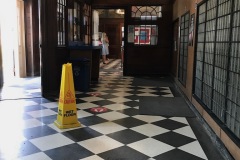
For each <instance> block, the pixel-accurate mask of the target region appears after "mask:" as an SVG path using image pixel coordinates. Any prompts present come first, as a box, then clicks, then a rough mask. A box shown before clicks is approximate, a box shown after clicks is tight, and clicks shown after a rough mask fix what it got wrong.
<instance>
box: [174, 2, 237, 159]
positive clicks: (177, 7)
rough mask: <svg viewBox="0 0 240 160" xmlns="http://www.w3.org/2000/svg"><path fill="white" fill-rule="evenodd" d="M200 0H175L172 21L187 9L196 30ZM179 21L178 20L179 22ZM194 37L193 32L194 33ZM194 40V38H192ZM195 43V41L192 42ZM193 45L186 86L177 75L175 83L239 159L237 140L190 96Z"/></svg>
mask: <svg viewBox="0 0 240 160" xmlns="http://www.w3.org/2000/svg"><path fill="white" fill-rule="evenodd" d="M200 2H202V0H175V1H174V3H173V22H174V21H175V20H176V19H178V18H179V20H180V21H181V19H180V17H181V15H183V14H184V13H186V12H187V11H189V12H190V16H191V15H192V14H195V22H194V25H195V26H194V32H195V31H196V11H197V10H196V6H197V4H198V3H200ZM180 21H179V22H180ZM194 37H195V33H194ZM194 40H195V39H194ZM193 44H194V45H195V42H194V43H193ZM194 45H193V46H188V63H187V82H186V86H183V85H182V84H181V83H179V81H178V79H177V76H176V77H175V82H176V84H177V85H178V86H179V87H180V88H181V90H182V91H183V93H184V94H185V95H186V97H187V98H188V99H189V100H190V101H191V102H192V104H193V106H194V107H195V108H196V109H197V111H198V112H199V114H200V115H201V116H202V117H203V119H204V120H205V121H206V122H207V124H208V125H209V126H210V128H211V129H212V130H213V131H214V132H215V134H216V136H217V137H218V138H219V139H220V140H221V141H222V142H223V144H224V145H225V147H226V148H227V149H228V151H229V152H230V153H231V155H232V156H233V157H234V159H236V160H240V147H239V145H237V144H238V143H239V142H237V143H235V142H236V141H235V142H234V141H233V140H232V139H231V136H229V135H228V134H227V133H226V132H225V131H224V130H223V128H221V127H220V126H219V125H218V123H217V122H216V121H215V120H214V118H213V116H212V115H210V114H209V113H208V112H207V111H205V109H204V108H203V106H202V105H201V104H199V103H198V102H197V101H196V100H195V99H194V98H193V97H192V87H193V79H192V78H193V68H194V54H195V53H194Z"/></svg>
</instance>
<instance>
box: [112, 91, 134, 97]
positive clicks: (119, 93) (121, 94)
mask: <svg viewBox="0 0 240 160" xmlns="http://www.w3.org/2000/svg"><path fill="white" fill-rule="evenodd" d="M112 95H115V96H118V97H124V96H131V95H133V94H131V93H126V92H117V93H113V94H112Z"/></svg>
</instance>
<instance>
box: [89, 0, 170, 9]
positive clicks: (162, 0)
mask: <svg viewBox="0 0 240 160" xmlns="http://www.w3.org/2000/svg"><path fill="white" fill-rule="evenodd" d="M172 3H173V0H151V1H146V0H134V1H133V0H121V1H113V0H93V6H97V7H108V6H128V5H156V4H161V5H167V4H172Z"/></svg>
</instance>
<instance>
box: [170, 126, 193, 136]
mask: <svg viewBox="0 0 240 160" xmlns="http://www.w3.org/2000/svg"><path fill="white" fill-rule="evenodd" d="M174 132H176V133H179V134H182V135H184V136H187V137H190V138H194V139H197V138H196V136H195V134H194V133H193V130H192V128H191V127H190V126H186V127H182V128H179V129H176V130H174Z"/></svg>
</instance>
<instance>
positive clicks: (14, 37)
mask: <svg viewBox="0 0 240 160" xmlns="http://www.w3.org/2000/svg"><path fill="white" fill-rule="evenodd" d="M29 1H31V0H29ZM0 3H1V4H0V6H1V8H0V10H1V12H0V16H1V17H0V20H1V23H0V25H1V26H0V29H1V35H0V36H1V37H0V38H1V40H0V42H1V48H0V49H1V55H0V56H1V61H0V65H1V73H0V74H1V77H0V78H1V81H2V82H1V83H2V84H1V97H0V99H1V100H3V99H13V98H24V97H29V96H26V94H25V93H26V92H25V91H26V90H25V89H26V88H28V89H30V88H34V89H40V87H41V82H40V78H39V77H30V76H29V75H28V74H27V69H28V68H27V64H28V62H27V57H28V56H27V49H26V46H28V45H27V44H25V43H26V36H25V35H26V34H25V33H26V31H27V30H28V26H26V23H25V22H26V19H28V18H29V17H26V14H25V11H26V10H25V9H26V1H22V0H10V1H6V2H4V4H2V2H0ZM5 15H8V16H5ZM36 16H38V15H36ZM34 18H36V17H34ZM36 19H37V20H38V18H36ZM37 32H38V31H37ZM37 39H38V38H37ZM32 42H34V40H33V39H32ZM31 52H32V51H31ZM32 53H33V52H32ZM38 61H39V63H38V65H40V58H39V59H38ZM33 86H34V87H33ZM38 92H40V91H38ZM30 97H31V96H30Z"/></svg>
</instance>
